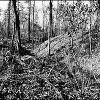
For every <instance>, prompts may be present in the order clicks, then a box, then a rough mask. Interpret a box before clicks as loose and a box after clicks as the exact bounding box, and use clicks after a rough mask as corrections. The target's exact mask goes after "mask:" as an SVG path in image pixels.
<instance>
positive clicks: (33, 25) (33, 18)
mask: <svg viewBox="0 0 100 100" xmlns="http://www.w3.org/2000/svg"><path fill="white" fill-rule="evenodd" d="M34 9H35V0H34V4H33V33H32V34H33V37H34ZM32 44H33V47H34V40H33V41H32Z"/></svg>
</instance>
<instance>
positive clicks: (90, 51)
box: [89, 15, 92, 57]
mask: <svg viewBox="0 0 100 100" xmlns="http://www.w3.org/2000/svg"><path fill="white" fill-rule="evenodd" d="M89 42H90V48H89V49H90V50H89V57H91V54H92V45H91V44H92V43H91V42H92V41H91V15H90V29H89Z"/></svg>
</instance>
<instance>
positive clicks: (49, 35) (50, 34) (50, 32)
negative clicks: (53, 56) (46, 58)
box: [48, 0, 52, 55]
mask: <svg viewBox="0 0 100 100" xmlns="http://www.w3.org/2000/svg"><path fill="white" fill-rule="evenodd" d="M49 20H50V21H49V23H50V25H49V29H50V31H49V32H48V49H49V55H50V37H51V36H52V0H50V19H49Z"/></svg>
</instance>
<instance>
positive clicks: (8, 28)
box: [7, 0, 11, 38]
mask: <svg viewBox="0 0 100 100" xmlns="http://www.w3.org/2000/svg"><path fill="white" fill-rule="evenodd" d="M10 6H11V0H9V4H8V27H7V31H8V38H9V37H11V33H10Z"/></svg>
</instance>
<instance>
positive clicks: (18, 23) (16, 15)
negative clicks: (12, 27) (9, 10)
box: [12, 0, 21, 52]
mask: <svg viewBox="0 0 100 100" xmlns="http://www.w3.org/2000/svg"><path fill="white" fill-rule="evenodd" d="M12 2H13V7H14V13H15V18H16V20H15V23H16V31H17V32H18V49H19V52H20V48H21V38H20V20H19V12H18V10H16V0H12Z"/></svg>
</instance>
